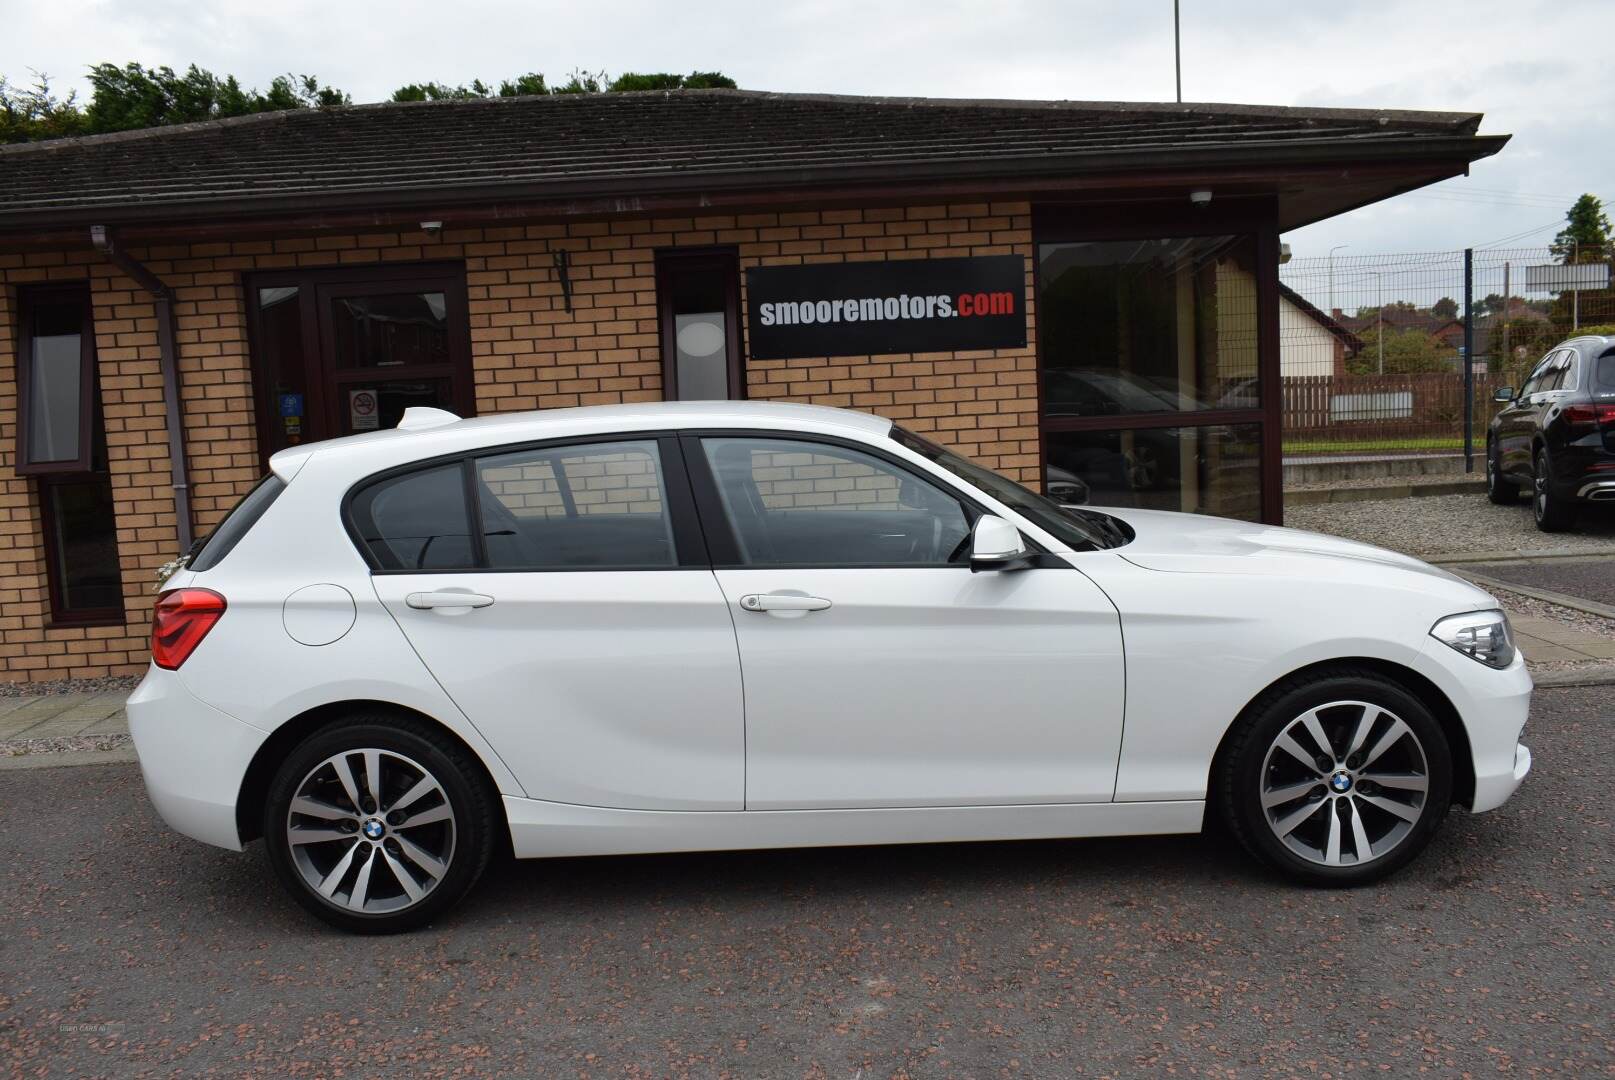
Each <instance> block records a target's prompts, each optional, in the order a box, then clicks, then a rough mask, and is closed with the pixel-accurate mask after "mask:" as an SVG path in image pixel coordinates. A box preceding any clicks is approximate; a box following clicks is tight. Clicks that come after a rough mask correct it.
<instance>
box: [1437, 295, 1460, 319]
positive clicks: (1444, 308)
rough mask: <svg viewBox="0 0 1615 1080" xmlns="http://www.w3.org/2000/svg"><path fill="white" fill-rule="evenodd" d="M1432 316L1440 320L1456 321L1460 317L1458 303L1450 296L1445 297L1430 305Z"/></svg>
mask: <svg viewBox="0 0 1615 1080" xmlns="http://www.w3.org/2000/svg"><path fill="white" fill-rule="evenodd" d="M1430 314H1432V315H1434V316H1435V317H1436V318H1438V319H1456V318H1457V317H1458V301H1456V300H1454V299H1453V298H1452V297H1450V296H1443V297H1442V298H1441V299H1440V300H1437V301H1436V302H1435V303H1433V304H1431V305H1430Z"/></svg>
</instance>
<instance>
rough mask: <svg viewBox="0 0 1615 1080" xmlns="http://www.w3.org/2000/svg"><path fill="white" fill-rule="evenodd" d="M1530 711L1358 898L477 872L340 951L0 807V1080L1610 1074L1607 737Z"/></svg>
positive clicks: (150, 849) (1043, 856) (40, 808)
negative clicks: (1432, 839)
mask: <svg viewBox="0 0 1615 1080" xmlns="http://www.w3.org/2000/svg"><path fill="white" fill-rule="evenodd" d="M1608 699H1609V696H1608V694H1607V692H1606V691H1605V690H1602V689H1583V690H1555V691H1545V692H1543V693H1541V694H1540V696H1539V698H1538V709H1537V714H1538V719H1537V720H1534V721H1533V723H1532V727H1531V728H1530V729H1528V733H1527V734H1528V737H1529V741H1530V742H1531V744H1532V746H1533V748H1534V750H1535V752H1536V756H1537V757H1536V760H1537V769H1538V774H1537V775H1536V776H1534V777H1533V778H1532V779H1531V781H1530V782H1529V783H1528V784H1527V786H1526V788H1525V789H1524V790H1523V791H1522V792H1521V793H1520V794H1519V796H1518V797H1517V798H1516V800H1515V801H1514V802H1513V803H1511V804H1510V805H1509V806H1507V807H1505V808H1504V809H1503V810H1501V811H1499V812H1498V813H1496V814H1492V815H1488V816H1486V817H1483V818H1473V819H1472V818H1469V817H1467V816H1464V815H1462V814H1459V815H1455V816H1454V817H1453V818H1452V819H1450V820H1449V821H1448V823H1447V825H1446V827H1445V828H1444V829H1443V831H1442V834H1441V835H1440V837H1439V838H1438V840H1437V842H1436V845H1435V846H1434V847H1433V848H1432V849H1431V850H1430V851H1429V852H1427V853H1426V855H1425V858H1424V859H1423V860H1422V861H1421V862H1419V863H1417V864H1415V865H1414V866H1413V867H1411V868H1410V869H1409V870H1408V871H1405V872H1404V873H1403V874H1402V875H1400V876H1399V877H1397V878H1395V879H1393V880H1392V881H1391V882H1388V883H1386V884H1384V885H1381V886H1377V887H1373V888H1367V889H1362V890H1358V891H1355V892H1316V891H1304V890H1298V889H1293V888H1290V887H1288V886H1286V885H1284V884H1281V883H1278V882H1276V881H1274V880H1272V879H1271V878H1269V877H1267V876H1265V875H1264V874H1263V873H1262V872H1260V871H1258V870H1256V869H1254V868H1253V867H1252V866H1251V865H1250V864H1249V863H1248V862H1246V861H1245V860H1244V859H1243V858H1242V857H1241V856H1239V855H1238V854H1237V853H1236V852H1234V851H1232V850H1230V849H1229V848H1228V847H1227V846H1225V844H1224V843H1223V842H1221V841H1216V840H1203V839H1200V838H1197V837H1196V838H1175V839H1157V840H1132V841H1125V842H1121V841H1078V842H1060V843H1031V844H991V845H971V846H946V847H925V848H903V849H886V850H874V849H864V850H843V851H818V852H797V853H765V854H738V855H703V856H676V857H672V856H669V857H656V858H639V859H597V860H573V861H568V862H553V863H524V864H517V865H506V866H504V867H501V868H499V869H497V870H496V871H495V872H494V873H493V874H492V877H491V879H490V880H488V881H485V882H484V885H483V887H482V888H481V889H480V890H479V891H478V892H477V893H476V894H475V895H474V897H473V898H472V900H471V902H470V903H469V904H468V905H467V906H466V907H464V908H463V909H461V911H460V912H459V913H458V914H457V915H456V916H455V917H454V918H453V919H452V920H451V921H449V922H446V923H444V924H443V925H442V926H440V927H437V928H434V929H431V930H428V931H425V932H421V933H417V934H414V935H410V936H407V937H394V938H383V939H364V938H354V937H344V936H341V935H338V934H335V933H332V932H328V931H325V930H323V929H322V928H320V927H319V926H317V925H315V924H313V923H311V922H310V921H308V920H307V919H306V918H304V917H303V916H302V915H300V914H298V912H297V911H296V910H294V909H293V907H292V906H291V905H290V904H289V903H288V902H286V901H285V900H283V899H282V898H281V896H280V895H279V894H278V892H277V891H276V888H275V887H274V886H273V885H272V884H271V882H270V879H269V873H268V868H267V867H266V866H265V864H264V860H263V857H262V855H261V854H259V853H257V852H252V853H249V854H247V855H245V856H232V855H229V854H226V853H223V852H216V851H213V850H210V849H208V848H204V847H201V846H199V845H196V844H192V843H190V842H189V841H185V840H181V839H179V838H177V837H174V836H171V835H170V834H168V833H166V832H164V831H162V830H161V829H160V828H159V827H158V825H157V823H156V821H155V820H154V818H153V816H152V814H151V812H150V811H149V810H148V809H147V807H146V804H145V802H144V799H143V796H142V793H141V790H140V785H139V778H138V775H137V774H136V772H135V770H134V769H133V768H131V767H128V766H97V767H85V768H64V769H50V770H43V771H37V772H11V773H0V814H3V815H4V817H3V820H4V826H3V832H0V856H3V858H0V875H3V876H0V881H3V889H4V891H3V894H0V1054H3V1059H0V1060H3V1062H4V1064H5V1065H6V1066H9V1070H8V1071H11V1072H12V1073H13V1075H30V1076H31V1075H34V1073H35V1071H36V1070H40V1069H45V1068H49V1070H50V1071H51V1072H52V1073H53V1074H69V1073H85V1074H96V1075H108V1074H112V1075H119V1076H132V1075H142V1074H149V1075H179V1074H183V1075H187V1076H200V1075H209V1074H227V1075H237V1074H239V1073H243V1072H244V1073H248V1074H252V1073H258V1074H263V1075H276V1076H313V1075H326V1076H329V1075H333V1074H336V1073H338V1072H342V1073H344V1074H345V1075H349V1076H354V1075H360V1076H368V1075H375V1074H379V1073H382V1072H384V1071H388V1070H393V1071H395V1072H400V1073H401V1072H403V1071H404V1070H408V1072H409V1073H410V1074H411V1075H418V1076H428V1075H448V1074H461V1075H475V1076H499V1075H508V1076H599V1077H603V1076H622V1075H629V1076H664V1075H690V1076H703V1077H704V1076H722V1075H730V1076H737V1077H771V1076H823V1077H855V1076H862V1077H891V1076H912V1077H932V1076H938V1077H941V1076H949V1077H951V1076H995V1077H996V1076H1029V1077H1052V1076H1059V1077H1065V1076H1075V1075H1084V1076H1104V1075H1112V1076H1118V1075H1139V1074H1144V1073H1148V1074H1152V1075H1165V1074H1167V1073H1168V1071H1169V1070H1170V1071H1171V1074H1172V1075H1178V1076H1188V1075H1194V1076H1201V1075H1213V1074H1214V1075H1218V1076H1229V1075H1239V1076H1247V1075H1270V1074H1289V1073H1295V1074H1303V1075H1306V1076H1310V1077H1338V1076H1341V1075H1343V1074H1350V1075H1360V1074H1361V1075H1367V1074H1376V1075H1379V1074H1382V1073H1381V1070H1390V1074H1392V1075H1402V1074H1406V1073H1409V1072H1412V1071H1414V1070H1426V1071H1428V1072H1430V1073H1433V1074H1436V1075H1456V1074H1458V1073H1460V1072H1474V1073H1482V1072H1484V1073H1486V1074H1492V1073H1497V1072H1501V1071H1504V1070H1506V1069H1510V1068H1512V1069H1514V1070H1516V1071H1518V1072H1519V1073H1520V1074H1524V1075H1563V1076H1579V1077H1585V1076H1592V1075H1602V1076H1608V1075H1611V1069H1612V1064H1611V1063H1612V1062H1615V1020H1612V1017H1615V827H1612V822H1611V800H1610V797H1609V787H1608V778H1609V777H1610V776H1612V775H1615V750H1612V747H1615V739H1611V738H1610V735H1611V733H1612V732H1615V710H1612V709H1611V707H1610V706H1609V705H1608Z"/></svg>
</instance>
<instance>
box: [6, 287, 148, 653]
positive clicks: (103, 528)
mask: <svg viewBox="0 0 1615 1080" xmlns="http://www.w3.org/2000/svg"><path fill="white" fill-rule="evenodd" d="M18 299H19V313H20V315H21V320H20V323H19V336H18V341H19V348H18V351H17V369H18V400H19V403H20V406H21V408H20V415H19V417H18V424H17V438H18V447H17V471H18V472H19V473H24V474H34V475H36V476H37V477H38V479H37V480H36V484H37V488H38V492H39V510H40V519H41V522H42V526H43V528H42V533H43V539H44V545H45V570H46V576H47V578H48V580H49V585H50V605H51V619H52V621H53V622H57V623H80V624H82V623H121V622H122V621H123V579H122V574H121V571H120V567H119V564H118V532H117V524H116V519H115V517H114V510H113V505H112V479H111V477H110V476H109V475H108V473H107V464H106V458H107V454H106V432H105V430H104V427H103V425H102V422H101V409H100V400H99V395H98V394H97V393H96V379H95V370H96V368H95V334H94V330H93V326H92V322H91V317H90V293H89V289H88V288H87V287H86V286H83V285H75V286H49V287H38V288H28V289H23V290H21V291H20V292H19V294H18Z"/></svg>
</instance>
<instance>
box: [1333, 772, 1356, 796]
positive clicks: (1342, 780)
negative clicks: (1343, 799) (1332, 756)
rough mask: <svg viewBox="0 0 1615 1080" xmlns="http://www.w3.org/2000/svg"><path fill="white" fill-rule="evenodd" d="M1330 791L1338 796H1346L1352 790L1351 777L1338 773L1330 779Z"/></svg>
mask: <svg viewBox="0 0 1615 1080" xmlns="http://www.w3.org/2000/svg"><path fill="white" fill-rule="evenodd" d="M1329 789H1330V790H1331V791H1333V792H1334V793H1335V794H1336V795H1344V794H1346V792H1348V791H1350V790H1351V776H1350V775H1348V774H1347V773H1343V772H1337V773H1335V775H1333V776H1331V777H1330V778H1329Z"/></svg>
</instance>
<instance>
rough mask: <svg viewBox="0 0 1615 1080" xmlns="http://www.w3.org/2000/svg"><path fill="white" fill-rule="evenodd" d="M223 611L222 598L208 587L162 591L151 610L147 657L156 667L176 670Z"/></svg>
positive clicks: (193, 650)
mask: <svg viewBox="0 0 1615 1080" xmlns="http://www.w3.org/2000/svg"><path fill="white" fill-rule="evenodd" d="M223 614H224V597H222V596H220V595H219V594H218V593H216V592H214V591H213V590H212V589H175V590H173V591H172V592H165V593H163V594H162V595H161V596H159V597H158V598H157V606H156V607H155V608H153V609H152V613H151V658H152V659H153V660H155V661H156V662H157V666H158V667H160V668H167V669H168V670H169V671H173V670H175V669H177V668H178V667H179V666H180V665H181V664H183V663H184V662H185V661H186V659H187V658H188V657H189V656H190V655H191V653H193V652H195V651H196V647H197V646H198V645H200V644H202V639H203V638H205V637H207V632H208V631H209V630H211V629H213V624H214V623H216V622H218V621H219V617H220V616H222V615H223Z"/></svg>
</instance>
